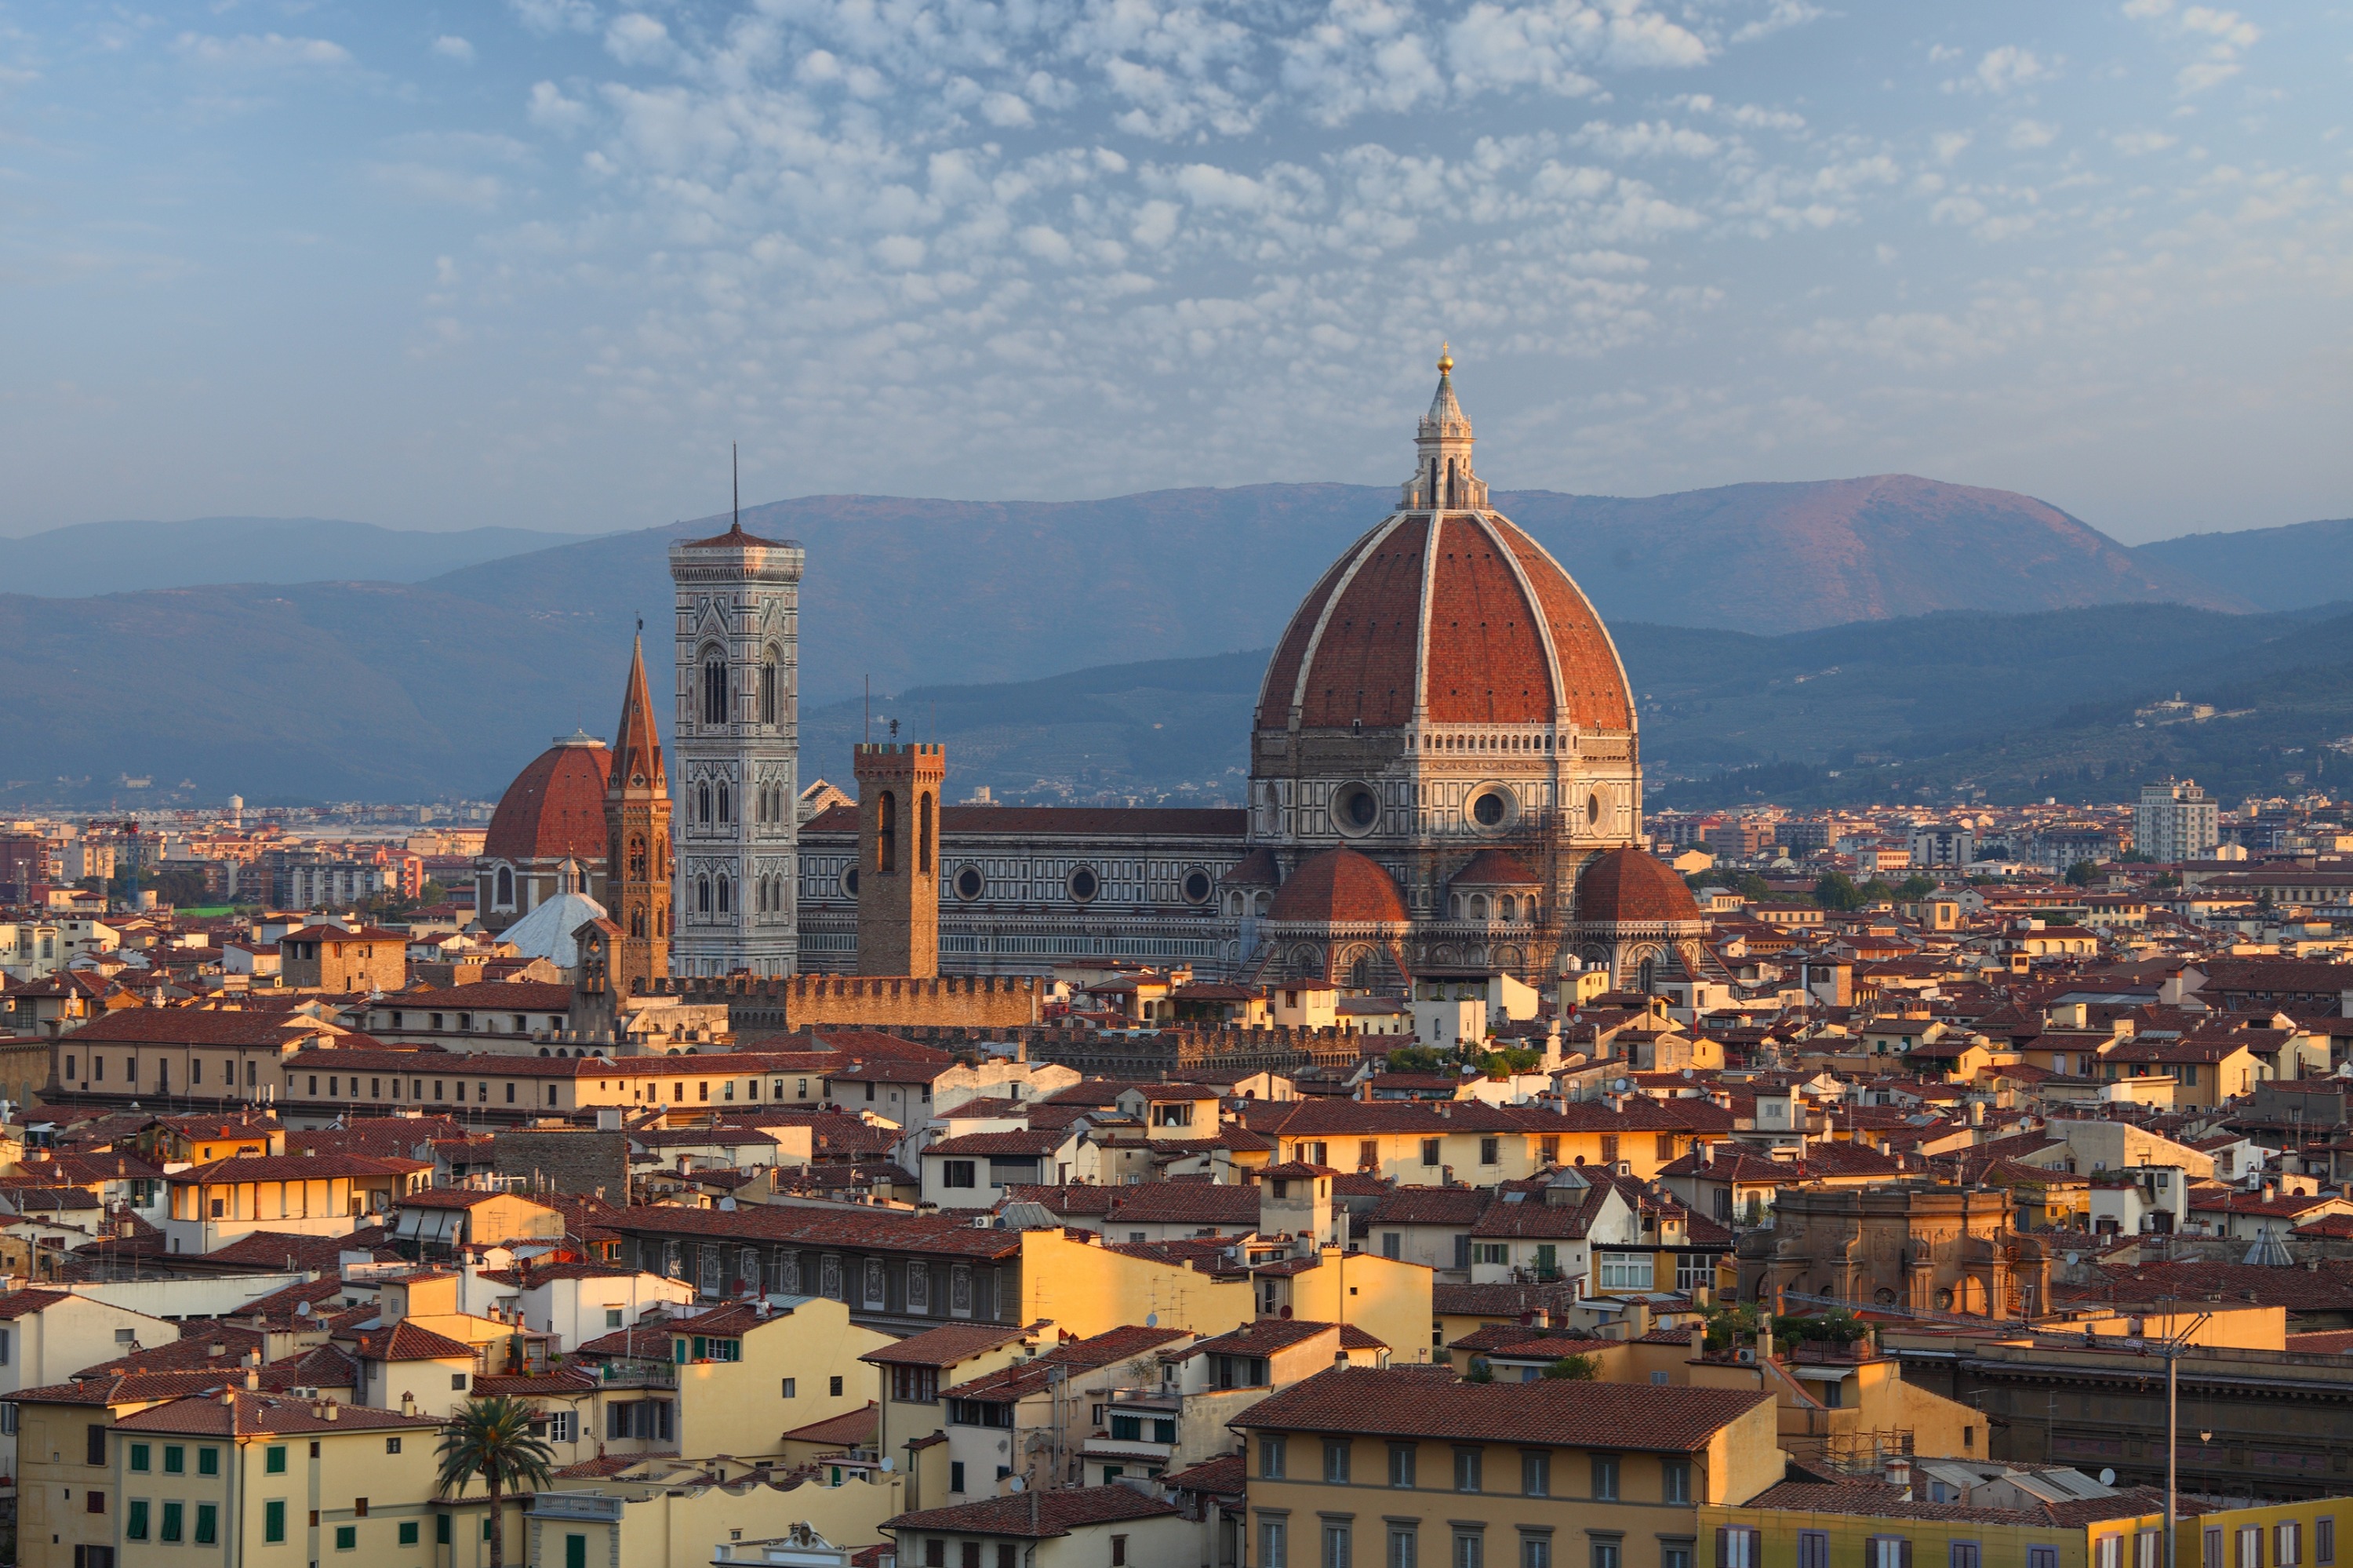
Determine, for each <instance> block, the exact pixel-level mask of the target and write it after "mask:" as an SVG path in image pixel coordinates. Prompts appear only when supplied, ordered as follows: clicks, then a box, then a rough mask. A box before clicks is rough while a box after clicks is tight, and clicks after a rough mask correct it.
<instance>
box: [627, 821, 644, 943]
mask: <svg viewBox="0 0 2353 1568" xmlns="http://www.w3.org/2000/svg"><path fill="white" fill-rule="evenodd" d="M645 879H646V841H645V840H644V839H642V838H638V837H637V836H636V835H634V834H632V835H631V836H630V839H629V880H630V881H631V882H643V881H644V880H645ZM644 935H645V933H644V932H643V931H640V932H638V936H640V937H642V936H644Z"/></svg>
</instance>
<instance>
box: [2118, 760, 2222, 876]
mask: <svg viewBox="0 0 2353 1568" xmlns="http://www.w3.org/2000/svg"><path fill="white" fill-rule="evenodd" d="M2221 828H2222V814H2221V810H2220V808H2218V807H2217V806H2216V805H2215V803H2214V801H2213V800H2212V798H2211V797H2210V796H2209V795H2208V794H2207V793H2206V791H2205V790H2203V789H2200V788H2199V787H2198V781H2197V780H2196V779H2163V780H2161V781H2159V782H2158V783H2155V784H2144V785H2142V786H2141V787H2140V804H2139V805H2137V806H2136V807H2134V808H2133V847H2134V848H2135V849H2137V850H2138V851H2140V852H2141V853H2143V854H2145V855H2147V856H2148V857H2149V858H2150V859H2151V860H2154V861H2160V862H2165V863H2172V862H2175V861H2184V860H2211V859H2212V858H2213V854H2214V847H2215V846H2216V845H2217V844H2219V843H2221V842H2222V833H2221Z"/></svg>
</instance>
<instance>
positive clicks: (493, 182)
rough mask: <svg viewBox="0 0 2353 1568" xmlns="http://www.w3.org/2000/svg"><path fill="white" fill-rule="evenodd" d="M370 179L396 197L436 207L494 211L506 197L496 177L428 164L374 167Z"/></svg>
mask: <svg viewBox="0 0 2353 1568" xmlns="http://www.w3.org/2000/svg"><path fill="white" fill-rule="evenodd" d="M367 173H368V176H369V178H371V179H373V180H374V181H375V183H376V184H377V185H381V186H383V187H384V188H385V190H387V191H389V192H391V193H392V194H393V195H395V196H401V197H404V198H406V199H407V200H409V201H415V202H423V203H427V204H428V205H431V206H435V207H469V208H471V209H472V210H474V211H476V212H490V211H492V210H494V209H495V208H496V207H498V205H499V201H500V198H501V196H503V195H504V194H505V190H504V186H502V185H501V184H500V182H499V179H498V177H497V176H496V175H478V174H466V173H463V172H461V171H459V170H456V169H445V168H437V167H435V166H433V165H431V164H412V163H397V164H371V165H369V167H368V171H367Z"/></svg>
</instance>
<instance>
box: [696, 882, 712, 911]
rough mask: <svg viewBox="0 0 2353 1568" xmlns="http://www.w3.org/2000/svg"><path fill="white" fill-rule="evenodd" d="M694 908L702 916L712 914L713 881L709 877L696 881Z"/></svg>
mask: <svg viewBox="0 0 2353 1568" xmlns="http://www.w3.org/2000/svg"><path fill="white" fill-rule="evenodd" d="M694 907H695V909H696V911H697V912H698V913H700V914H704V915H708V914H710V913H711V879H710V878H709V877H707V876H698V877H696V878H695V879H694Z"/></svg>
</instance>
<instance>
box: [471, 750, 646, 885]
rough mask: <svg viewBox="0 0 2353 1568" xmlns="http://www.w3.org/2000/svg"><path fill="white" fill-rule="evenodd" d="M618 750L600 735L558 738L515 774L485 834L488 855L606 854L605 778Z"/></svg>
mask: <svg viewBox="0 0 2353 1568" xmlns="http://www.w3.org/2000/svg"><path fill="white" fill-rule="evenodd" d="M612 768H613V754H612V753H611V752H610V751H608V750H607V749H606V748H605V743H604V742H603V741H601V740H596V739H592V738H591V737H589V736H585V735H575V736H573V737H572V738H571V739H569V740H560V741H557V742H556V743H555V744H554V746H551V747H548V748H547V749H546V750H545V751H543V752H541V753H540V754H539V755H538V756H537V757H535V758H533V759H532V763H531V766H530V767H528V768H524V769H523V770H522V772H521V773H518V774H516V775H515V781H514V782H513V783H512V784H510V785H508V786H507V792H506V793H505V794H503V795H501V796H500V797H499V807H498V810H495V811H492V812H491V826H490V831H489V832H485V833H484V834H483V835H482V854H483V857H484V858H485V859H489V860H506V861H526V860H564V859H566V858H570V859H574V860H596V861H601V860H603V859H604V858H605V784H606V780H607V778H608V777H609V776H610V774H611V772H612Z"/></svg>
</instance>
